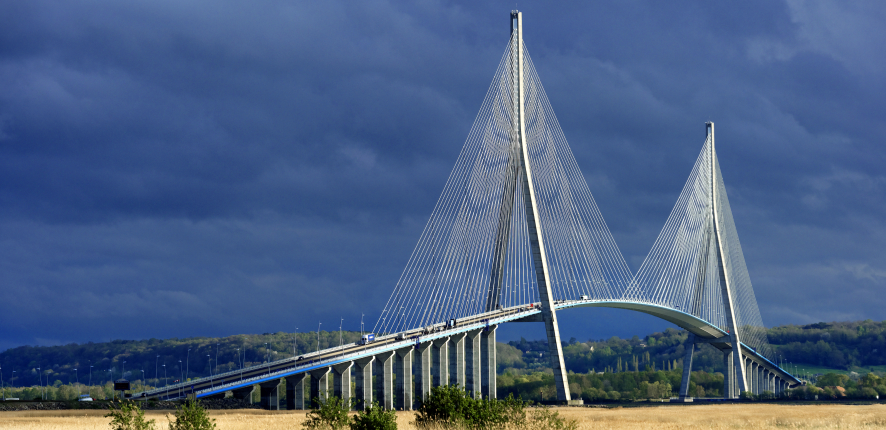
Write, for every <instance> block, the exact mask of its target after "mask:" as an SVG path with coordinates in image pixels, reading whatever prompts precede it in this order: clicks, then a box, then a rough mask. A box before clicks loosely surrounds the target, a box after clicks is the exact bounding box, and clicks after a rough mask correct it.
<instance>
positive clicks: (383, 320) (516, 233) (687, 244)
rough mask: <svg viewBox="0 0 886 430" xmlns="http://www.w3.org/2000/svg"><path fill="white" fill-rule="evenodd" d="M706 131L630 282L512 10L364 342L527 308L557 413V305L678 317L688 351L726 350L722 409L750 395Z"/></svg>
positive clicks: (737, 277)
mask: <svg viewBox="0 0 886 430" xmlns="http://www.w3.org/2000/svg"><path fill="white" fill-rule="evenodd" d="M707 127H708V136H707V139H706V141H705V144H704V147H703V149H702V151H701V154H700V155H699V158H698V160H697V161H696V164H695V167H694V168H693V170H692V173H691V174H690V178H689V181H688V182H687V184H686V186H685V187H684V190H683V193H682V194H681V195H680V198H679V199H678V202H677V205H676V206H675V207H674V210H673V212H672V213H671V216H670V217H669V218H668V221H667V223H666V224H665V227H664V229H663V230H662V232H661V234H660V235H659V237H658V239H657V240H656V242H655V244H654V246H653V247H652V250H651V252H650V253H649V256H648V257H647V258H646V260H645V261H644V263H643V265H642V266H641V268H640V269H639V271H638V272H637V274H636V275H632V274H631V271H630V269H629V268H628V266H627V264H626V262H625V260H624V257H623V256H622V253H621V252H620V250H619V249H618V246H617V245H616V243H615V241H614V240H613V237H612V234H611V233H610V231H609V228H608V227H607V225H606V223H605V221H604V220H603V216H602V215H601V213H600V210H599V209H598V207H597V205H596V203H595V201H594V198H593V196H592V194H591V192H590V190H589V188H588V186H587V183H586V181H585V179H584V176H583V175H582V174H581V171H580V169H579V167H578V164H577V163H576V161H575V158H574V156H573V154H572V151H571V149H570V148H569V145H568V144H567V142H566V138H565V136H564V134H563V131H562V130H561V128H560V125H559V123H558V122H557V118H556V116H555V114H554V111H553V109H552V108H551V105H550V103H549V101H548V98H547V96H546V95H545V92H544V89H543V87H542V84H541V81H540V80H539V77H538V75H537V73H536V70H535V67H534V66H533V63H532V60H531V59H530V57H529V54H528V53H527V51H526V47H525V45H524V43H523V28H522V14H521V13H520V12H518V11H513V12H512V13H511V37H510V40H509V42H508V45H507V48H506V49H505V52H504V55H503V57H502V59H501V61H500V63H499V66H498V69H497V70H496V73H495V77H494V78H493V80H492V84H491V85H490V87H489V90H488V92H487V94H486V97H485V98H484V100H483V104H482V106H481V108H480V112H479V113H478V115H477V117H476V119H475V121H474V124H473V126H472V127H471V131H470V133H469V134H468V138H467V140H466V141H465V144H464V146H463V148H462V150H461V153H460V154H459V156H458V159H457V161H456V164H455V167H454V168H453V170H452V172H451V173H450V176H449V179H448V181H447V182H446V185H445V187H444V189H443V193H442V194H441V196H440V198H439V200H438V201H437V204H436V206H435V208H434V211H433V213H432V214H431V217H430V219H429V221H428V223H427V225H426V226H425V229H424V231H423V232H422V235H421V238H420V239H419V241H418V244H417V245H416V247H415V250H414V251H413V253H412V255H411V257H410V259H409V262H408V263H407V265H406V268H405V269H404V271H403V273H402V275H401V277H400V279H399V281H398V283H397V286H396V287H395V289H394V291H393V293H392V295H391V297H390V299H389V300H388V302H387V304H386V306H385V308H384V310H383V311H382V314H381V316H380V317H379V320H378V322H377V323H376V326H375V331H376V332H378V333H399V332H406V331H409V330H414V329H417V328H421V327H427V326H430V325H433V324H437V323H440V322H443V321H447V320H449V319H452V318H455V319H460V318H465V317H469V316H473V315H478V314H482V313H484V312H490V311H494V310H496V309H501V308H509V307H514V306H526V305H528V304H536V305H537V306H539V308H540V310H541V313H540V315H541V317H540V318H538V319H537V320H539V321H542V322H544V323H545V326H546V332H547V337H548V344H549V348H550V357H551V365H552V367H553V369H554V376H555V380H556V383H557V397H558V399H559V400H560V401H567V400H571V396H570V393H569V388H568V381H567V380H566V371H565V367H564V365H563V356H562V351H561V348H560V338H559V329H558V323H557V314H556V308H558V307H562V306H561V305H557V303H560V302H563V301H566V300H568V301H573V300H583V301H590V302H594V303H595V306H601V305H602V306H611V307H619V308H627V309H633V310H637V311H640V312H646V313H651V314H654V315H657V316H660V317H662V318H665V319H667V320H668V321H672V322H677V323H678V324H679V322H680V321H683V320H685V318H682V317H681V316H680V315H678V314H683V315H687V314H688V316H691V317H692V318H690V319H692V320H693V321H698V320H701V321H704V322H705V324H707V326H708V327H707V328H706V329H704V330H700V329H698V328H697V327H695V325H693V326H692V327H690V326H687V325H681V327H684V328H687V330H690V332H691V333H693V334H696V333H697V335H707V336H708V338H705V337H704V336H702V337H701V338H698V339H696V336H697V335H696V336H691V338H690V343H693V342H706V343H712V344H714V342H711V339H714V338H716V339H718V341H717V342H718V343H717V344H716V345H715V346H717V347H718V348H720V349H722V350H724V351H728V354H727V355H729V356H730V357H729V358H728V360H727V363H731V364H729V365H728V367H729V368H734V369H735V370H734V372H731V371H730V372H727V373H729V374H730V375H727V379H730V380H731V381H732V382H731V383H730V384H729V385H730V386H731V387H732V388H730V393H731V394H730V393H727V396H728V397H735V396H737V395H738V393H739V392H740V391H745V390H748V386H749V385H748V384H749V382H748V381H747V375H746V374H747V371H746V369H745V364H747V363H746V361H747V360H748V358H747V357H746V355H747V352H746V351H744V348H747V347H750V348H751V349H753V351H754V354H755V355H760V356H762V357H764V358H765V357H766V356H771V355H770V351H769V349H770V348H769V345H768V343H767V340H766V334H765V328H764V327H763V324H762V320H761V318H760V313H759V310H758V308H757V303H756V299H755V297H754V292H753V288H752V286H751V282H750V278H749V276H748V273H747V268H746V266H745V261H744V257H743V255H742V252H741V245H740V244H739V241H738V234H737V232H736V230H735V224H734V221H733V219H732V213H731V210H730V207H729V201H728V199H727V197H726V189H725V187H724V185H723V179H722V176H721V175H720V170H719V165H718V163H717V159H716V151H715V148H714V134H713V123H708V124H707ZM662 309H665V310H667V312H665V313H663V311H662ZM671 313H673V315H671ZM693 324H695V323H693ZM693 330H694V331H693ZM711 333H715V334H711ZM727 336H728V340H727V339H726V337H727ZM693 344H694V343H693ZM733 345H743V347H736V348H733V347H732V346H733ZM690 349H694V348H690ZM690 354H691V352H690ZM688 359H689V361H690V362H691V355H690V356H689V358H688ZM687 368H688V366H687ZM733 373H734V375H733ZM687 378H688V376H687ZM686 383H687V384H688V380H687V381H686ZM684 385H685V384H684Z"/></svg>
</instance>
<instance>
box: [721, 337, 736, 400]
mask: <svg viewBox="0 0 886 430" xmlns="http://www.w3.org/2000/svg"><path fill="white" fill-rule="evenodd" d="M732 357H733V354H732V349H727V350H724V351H723V367H724V368H725V369H726V371H725V372H723V398H724V399H734V398H735V387H736V384H735V366H734V365H733V363H732V360H733V358H732Z"/></svg>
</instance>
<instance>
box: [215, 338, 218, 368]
mask: <svg viewBox="0 0 886 430" xmlns="http://www.w3.org/2000/svg"><path fill="white" fill-rule="evenodd" d="M218 345H219V344H217V343H216V344H215V373H216V374H217V373H218Z"/></svg>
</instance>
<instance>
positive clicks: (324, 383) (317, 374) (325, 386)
mask: <svg viewBox="0 0 886 430" xmlns="http://www.w3.org/2000/svg"><path fill="white" fill-rule="evenodd" d="M330 370H331V369H330V368H328V367H324V368H322V369H316V370H312V371H311V401H310V404H311V408H316V407H319V406H320V405H318V404H317V400H318V399H319V401H320V403H325V402H326V397H328V396H329V372H330Z"/></svg>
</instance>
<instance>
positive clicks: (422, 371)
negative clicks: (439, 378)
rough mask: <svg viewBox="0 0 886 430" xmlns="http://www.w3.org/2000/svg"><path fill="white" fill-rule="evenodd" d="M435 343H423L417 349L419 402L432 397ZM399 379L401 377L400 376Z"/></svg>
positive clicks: (416, 392) (416, 386)
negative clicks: (432, 362) (433, 349)
mask: <svg viewBox="0 0 886 430" xmlns="http://www.w3.org/2000/svg"><path fill="white" fill-rule="evenodd" d="M432 346H433V343H430V342H428V343H422V344H420V345H418V347H417V348H416V349H415V358H416V363H417V365H416V369H415V397H416V399H417V400H418V401H419V402H423V401H425V400H427V398H428V396H430V395H431V381H432V380H431V352H432V350H431V347H432ZM398 377H399V375H398Z"/></svg>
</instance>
